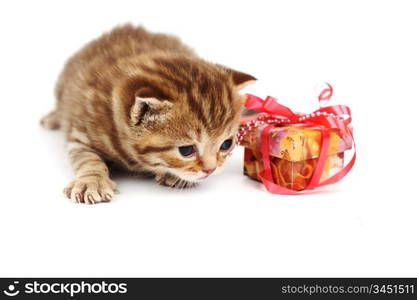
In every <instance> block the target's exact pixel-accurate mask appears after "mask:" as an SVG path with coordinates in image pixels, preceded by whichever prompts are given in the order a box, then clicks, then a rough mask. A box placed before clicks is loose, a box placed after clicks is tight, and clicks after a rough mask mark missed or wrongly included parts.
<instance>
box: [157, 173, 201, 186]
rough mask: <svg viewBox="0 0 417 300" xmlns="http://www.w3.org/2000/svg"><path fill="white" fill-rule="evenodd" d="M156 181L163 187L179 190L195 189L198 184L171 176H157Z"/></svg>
mask: <svg viewBox="0 0 417 300" xmlns="http://www.w3.org/2000/svg"><path fill="white" fill-rule="evenodd" d="M155 180H156V181H157V182H158V183H159V184H161V185H165V186H168V187H172V188H179V189H183V188H190V187H195V186H196V185H197V183H194V182H190V181H186V180H184V179H181V178H179V177H177V176H174V175H171V174H163V175H160V174H157V175H156V176H155Z"/></svg>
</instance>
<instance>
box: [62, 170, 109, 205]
mask: <svg viewBox="0 0 417 300" xmlns="http://www.w3.org/2000/svg"><path fill="white" fill-rule="evenodd" d="M116 188H117V185H116V183H115V182H114V181H112V180H111V179H110V178H108V177H106V178H103V177H101V176H91V177H85V178H78V179H74V180H73V181H72V182H71V183H70V184H69V185H68V186H67V187H66V188H65V189H64V194H65V195H66V196H67V197H68V198H69V199H71V200H72V201H73V202H76V203H85V204H96V203H99V202H109V201H111V200H112V198H113V195H114V193H115V191H116Z"/></svg>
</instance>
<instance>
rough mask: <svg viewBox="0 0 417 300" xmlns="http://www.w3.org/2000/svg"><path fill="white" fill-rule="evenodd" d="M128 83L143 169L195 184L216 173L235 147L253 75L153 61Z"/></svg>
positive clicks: (194, 61)
mask: <svg viewBox="0 0 417 300" xmlns="http://www.w3.org/2000/svg"><path fill="white" fill-rule="evenodd" d="M142 69H143V72H144V73H143V74H142V75H140V76H138V77H135V78H132V79H131V80H130V81H129V84H128V85H129V87H128V88H127V90H130V91H131V92H130V94H132V92H133V91H134V92H133V94H134V97H133V98H131V100H130V102H129V105H128V106H127V107H126V113H127V114H128V122H129V125H130V128H131V129H132V132H134V133H135V134H136V135H137V136H138V139H137V144H135V147H134V148H135V151H136V153H137V155H138V156H137V160H138V161H140V162H142V163H143V164H144V167H145V168H146V169H147V170H150V171H154V172H157V173H159V174H161V173H162V174H163V173H169V174H172V175H175V176H177V177H179V178H181V179H183V180H186V181H191V182H198V181H201V180H203V179H205V178H207V177H208V176H209V175H210V174H212V173H214V172H215V171H218V170H219V169H220V168H221V167H222V166H223V164H224V161H225V159H226V157H227V156H228V154H229V153H230V152H231V150H232V149H233V147H234V146H235V142H236V140H235V136H236V133H237V130H238V127H239V120H240V114H241V111H242V107H243V103H244V100H245V99H244V96H243V95H240V94H239V90H240V89H241V88H243V87H244V86H246V85H247V84H249V83H250V82H252V81H254V80H256V79H255V78H254V77H253V76H250V75H248V74H244V73H241V72H237V71H234V70H231V69H227V68H225V67H223V66H220V65H215V64H211V63H207V62H204V61H202V60H199V59H184V58H172V57H170V58H156V59H154V61H153V62H152V64H147V65H146V66H142Z"/></svg>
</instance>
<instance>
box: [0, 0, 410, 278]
mask: <svg viewBox="0 0 417 300" xmlns="http://www.w3.org/2000/svg"><path fill="white" fill-rule="evenodd" d="M413 4H415V3H413V1H286V2H279V1H260V0H258V1H214V0H212V1H206V2H204V3H203V2H202V1H178V0H177V1H165V2H162V1H155V0H153V1H138V0H136V1H8V2H5V1H3V2H2V3H1V4H0V22H1V24H0V25H1V26H0V93H1V100H0V103H1V117H0V128H1V147H0V151H1V152H0V154H1V156H0V157H1V160H2V162H1V165H0V169H1V172H0V177H1V181H0V182H1V193H0V243H1V245H0V276H12V277H14V276H286V277H288V276H297V277H299V276H417V259H416V253H417V246H416V228H417V218H416V211H417V204H416V199H417V197H416V196H415V191H416V189H415V188H416V184H417V183H416V171H417V168H416V167H417V165H416V155H417V153H416V150H415V149H416V148H415V146H416V139H417V137H416V120H415V119H416V116H417V110H416V109H417V107H416V101H417V89H416V84H417V78H416V77H417V44H416V28H417V18H416V13H417V10H416V7H414V6H413ZM128 21H131V22H134V23H136V24H139V23H140V24H144V25H145V26H146V27H147V28H149V29H150V30H152V31H160V32H168V33H173V34H176V35H178V36H180V37H181V38H182V39H183V40H184V42H186V43H188V44H189V45H191V46H192V47H194V48H195V49H196V50H197V52H198V53H200V54H201V56H203V57H204V58H207V59H209V60H211V61H214V62H219V63H223V64H225V65H228V66H230V67H233V68H236V69H239V70H242V71H246V72H248V73H251V74H253V75H255V76H256V77H257V78H259V81H258V83H256V84H255V85H253V86H251V87H248V88H247V90H246V92H251V93H255V94H258V95H259V96H262V97H263V96H266V95H268V94H270V95H273V96H275V97H278V98H279V99H280V100H281V102H282V103H284V104H286V105H289V106H290V107H291V108H293V109H294V110H296V111H306V112H308V111H311V110H313V109H315V108H317V103H316V98H315V94H314V90H313V88H314V86H315V84H316V83H318V82H322V81H328V82H330V83H332V84H333V86H334V89H335V94H334V98H333V100H332V102H333V104H336V103H339V104H342V103H343V104H346V105H348V106H350V107H351V109H352V111H353V120H354V123H353V124H354V127H355V135H356V141H357V145H358V159H357V164H356V166H355V167H354V169H353V170H352V172H351V173H350V174H349V175H348V176H347V177H346V178H345V179H344V180H343V181H341V182H340V183H338V184H336V185H333V186H330V187H327V188H326V189H325V191H326V192H325V193H321V194H316V195H304V196H279V195H272V194H269V193H268V192H266V191H265V190H264V189H263V187H262V185H261V184H259V183H257V182H255V181H252V180H250V179H248V178H246V177H244V176H243V175H242V160H243V157H242V155H243V152H242V149H237V150H235V151H234V155H233V156H232V158H231V159H230V161H229V162H228V164H227V167H226V168H225V171H224V172H223V173H222V174H219V175H217V177H213V178H209V179H208V180H207V182H205V183H204V184H202V185H201V186H200V187H198V188H196V189H192V190H186V191H182V192H179V191H175V190H170V189H167V188H164V187H159V186H157V185H156V184H155V183H154V182H153V181H151V180H146V179H141V178H135V177H132V176H128V175H123V174H122V175H119V176H118V177H117V178H116V181H117V182H118V183H119V189H120V191H121V194H119V195H117V197H116V198H115V200H114V201H113V202H112V203H109V204H103V205H95V206H87V205H76V204H73V203H71V202H70V201H69V200H67V199H66V198H64V196H63V195H62V193H61V191H62V189H63V188H64V186H65V185H66V184H67V183H68V182H69V181H70V180H71V178H72V171H71V168H70V166H69V162H68V159H67V156H66V153H65V151H64V144H65V143H64V138H63V135H62V133H60V132H50V131H46V130H44V129H42V128H41V127H40V126H39V125H38V121H39V119H40V117H41V116H42V115H43V114H44V113H47V112H48V111H49V110H50V109H52V107H53V105H54V99H53V93H52V90H53V86H54V82H55V79H56V77H57V75H58V74H59V71H60V69H61V67H62V65H63V63H64V61H65V60H66V59H67V58H68V56H69V55H71V54H72V53H73V52H74V51H76V50H77V49H78V48H79V47H81V46H82V45H83V44H84V43H86V42H88V41H89V40H91V39H92V38H95V37H97V36H98V35H99V34H101V33H102V32H103V31H106V30H109V29H111V27H113V26H114V25H116V24H121V23H125V22H128Z"/></svg>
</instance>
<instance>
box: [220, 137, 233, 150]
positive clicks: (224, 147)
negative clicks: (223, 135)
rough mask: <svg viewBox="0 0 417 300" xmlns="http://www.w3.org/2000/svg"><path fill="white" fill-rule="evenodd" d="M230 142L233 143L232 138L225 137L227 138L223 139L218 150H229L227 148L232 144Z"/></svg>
mask: <svg viewBox="0 0 417 300" xmlns="http://www.w3.org/2000/svg"><path fill="white" fill-rule="evenodd" d="M232 144H233V140H232V139H227V140H225V141H224V142H223V144H222V145H221V146H220V150H222V151H226V150H229V149H230V147H231V146H232Z"/></svg>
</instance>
